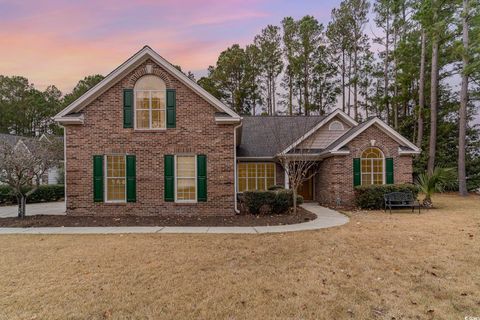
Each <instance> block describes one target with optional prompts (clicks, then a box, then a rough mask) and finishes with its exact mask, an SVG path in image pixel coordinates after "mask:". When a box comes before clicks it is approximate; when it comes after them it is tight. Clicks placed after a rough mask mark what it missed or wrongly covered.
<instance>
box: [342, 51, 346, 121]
mask: <svg viewBox="0 0 480 320" xmlns="http://www.w3.org/2000/svg"><path fill="white" fill-rule="evenodd" d="M342 111H343V112H345V50H342Z"/></svg>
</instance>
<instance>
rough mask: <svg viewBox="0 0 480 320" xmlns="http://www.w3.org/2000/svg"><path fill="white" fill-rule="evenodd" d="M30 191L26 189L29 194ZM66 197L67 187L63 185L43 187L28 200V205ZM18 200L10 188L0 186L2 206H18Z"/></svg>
mask: <svg viewBox="0 0 480 320" xmlns="http://www.w3.org/2000/svg"><path fill="white" fill-rule="evenodd" d="M28 190H29V189H25V192H27V191H28ZM63 197H65V186H64V185H62V184H51V185H41V186H40V187H38V189H37V190H36V191H35V192H34V193H32V194H31V195H30V196H29V197H28V198H27V203H37V202H48V201H58V200H60V199H62V198H63ZM16 203H17V198H16V197H15V195H14V194H13V193H12V190H11V188H10V187H9V186H6V185H2V186H0V204H16Z"/></svg>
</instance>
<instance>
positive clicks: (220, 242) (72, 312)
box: [0, 195, 480, 319]
mask: <svg viewBox="0 0 480 320" xmlns="http://www.w3.org/2000/svg"><path fill="white" fill-rule="evenodd" d="M434 202H435V204H436V205H437V206H438V209H434V210H430V211H429V212H425V213H422V214H421V215H417V214H408V213H406V212H407V211H405V213H396V214H393V215H389V214H384V213H381V212H369V213H368V214H365V213H354V214H352V220H351V222H350V223H349V224H347V225H345V226H342V227H337V228H332V229H328V230H319V231H312V232H300V233H288V234H272V235H205V234H204V235H160V234H155V235H83V236H80V235H77V236H70V235H61V236H60V235H59V236H33V235H30V236H27V235H11V236H1V237H0V288H1V289H0V290H1V291H0V318H2V319H104V318H107V319H108V318H111V319H160V318H169V319H171V318H179V319H185V318H188V319H194V318H195V319H272V318H276V319H278V318H281V319H291V318H294V319H303V318H305V319H432V318H434V319H464V317H465V316H477V317H478V316H480V231H479V230H480V197H478V196H470V197H469V198H467V199H460V198H459V197H457V196H455V195H442V196H437V197H435V198H434Z"/></svg>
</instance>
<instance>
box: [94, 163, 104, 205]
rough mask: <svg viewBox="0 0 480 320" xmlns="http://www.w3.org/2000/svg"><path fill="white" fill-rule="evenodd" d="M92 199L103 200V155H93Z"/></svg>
mask: <svg viewBox="0 0 480 320" xmlns="http://www.w3.org/2000/svg"><path fill="white" fill-rule="evenodd" d="M93 201H94V202H103V156H93Z"/></svg>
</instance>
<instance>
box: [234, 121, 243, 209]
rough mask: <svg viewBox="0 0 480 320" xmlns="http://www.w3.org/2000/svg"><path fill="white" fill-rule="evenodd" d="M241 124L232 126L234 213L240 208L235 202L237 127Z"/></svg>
mask: <svg viewBox="0 0 480 320" xmlns="http://www.w3.org/2000/svg"><path fill="white" fill-rule="evenodd" d="M241 126H242V123H241V122H240V124H239V125H238V126H235V127H233V178H234V181H233V189H234V190H233V199H234V204H235V206H234V210H235V213H237V214H238V213H240V210H239V209H238V203H237V129H239V128H240V127H241Z"/></svg>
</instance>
